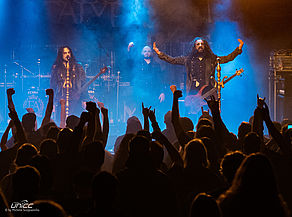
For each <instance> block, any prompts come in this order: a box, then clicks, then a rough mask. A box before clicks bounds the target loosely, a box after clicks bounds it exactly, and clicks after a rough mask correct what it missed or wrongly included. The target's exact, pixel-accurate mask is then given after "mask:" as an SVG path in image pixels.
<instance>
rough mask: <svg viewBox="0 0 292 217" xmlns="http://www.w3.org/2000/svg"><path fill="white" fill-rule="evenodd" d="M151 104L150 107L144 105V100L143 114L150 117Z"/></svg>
mask: <svg viewBox="0 0 292 217" xmlns="http://www.w3.org/2000/svg"><path fill="white" fill-rule="evenodd" d="M150 109H151V106H150V107H149V108H147V107H144V103H143V102H142V114H143V116H144V117H149V112H150Z"/></svg>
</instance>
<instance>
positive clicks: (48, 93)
mask: <svg viewBox="0 0 292 217" xmlns="http://www.w3.org/2000/svg"><path fill="white" fill-rule="evenodd" d="M46 95H49V96H53V95H54V90H53V89H46Z"/></svg>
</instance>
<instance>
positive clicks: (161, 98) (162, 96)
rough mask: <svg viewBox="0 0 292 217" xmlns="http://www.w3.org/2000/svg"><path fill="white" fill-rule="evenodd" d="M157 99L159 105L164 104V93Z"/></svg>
mask: <svg viewBox="0 0 292 217" xmlns="http://www.w3.org/2000/svg"><path fill="white" fill-rule="evenodd" d="M158 99H159V102H160V103H162V102H164V100H165V94H164V93H161V94H160V95H159V97H158Z"/></svg>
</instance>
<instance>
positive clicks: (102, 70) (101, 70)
mask: <svg viewBox="0 0 292 217" xmlns="http://www.w3.org/2000/svg"><path fill="white" fill-rule="evenodd" d="M109 68H110V67H109V66H105V67H103V68H101V69H100V71H99V75H101V74H104V73H105V72H106V71H107V70H108V69H109Z"/></svg>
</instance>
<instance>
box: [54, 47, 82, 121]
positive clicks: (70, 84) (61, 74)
mask: <svg viewBox="0 0 292 217" xmlns="http://www.w3.org/2000/svg"><path fill="white" fill-rule="evenodd" d="M85 82H86V76H85V72H84V70H83V68H82V66H81V64H79V63H77V62H76V60H75V57H74V55H73V53H72V50H71V48H70V47H68V46H63V47H60V48H59V50H58V55H57V58H56V60H55V63H54V64H53V66H52V70H51V81H50V85H51V88H52V89H53V90H54V92H55V96H56V97H55V98H56V103H55V105H59V103H60V100H64V101H65V102H66V109H67V111H66V112H67V116H68V115H69V114H75V113H77V112H78V111H79V110H81V100H82V98H84V97H85V96H86V93H79V92H80V90H81V87H82V86H83V85H84V84H85ZM58 107H60V106H58ZM58 110H59V109H58ZM58 110H57V114H58V113H59V112H58Z"/></svg>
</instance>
